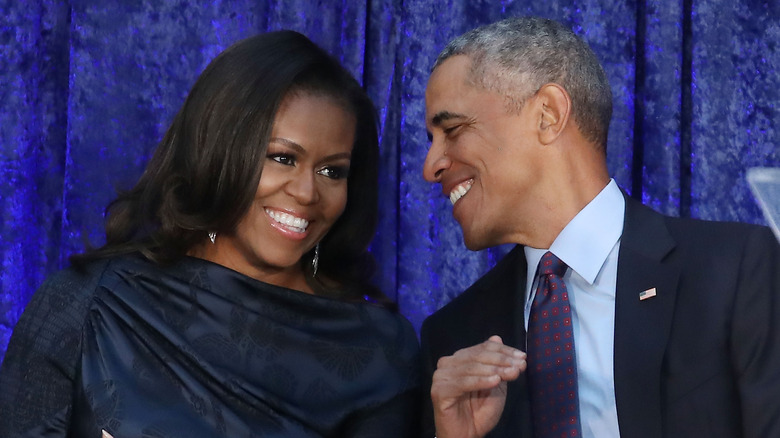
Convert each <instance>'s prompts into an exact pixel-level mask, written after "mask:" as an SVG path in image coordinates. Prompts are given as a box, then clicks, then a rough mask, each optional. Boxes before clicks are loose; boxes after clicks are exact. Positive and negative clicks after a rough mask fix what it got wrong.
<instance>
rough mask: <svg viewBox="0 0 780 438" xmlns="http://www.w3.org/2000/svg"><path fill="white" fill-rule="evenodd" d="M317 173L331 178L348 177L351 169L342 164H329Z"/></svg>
mask: <svg viewBox="0 0 780 438" xmlns="http://www.w3.org/2000/svg"><path fill="white" fill-rule="evenodd" d="M317 173H319V174H320V175H322V176H325V177H328V178H330V179H342V178H346V177H347V174H348V173H349V169H348V168H346V167H340V166H327V167H323V168H322V169H320V170H318V171H317Z"/></svg>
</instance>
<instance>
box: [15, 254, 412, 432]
mask: <svg viewBox="0 0 780 438" xmlns="http://www.w3.org/2000/svg"><path fill="white" fill-rule="evenodd" d="M66 272H69V271H66ZM69 275H71V276H72V275H73V274H72V273H69ZM92 275H96V274H92ZM62 276H63V275H62V274H60V276H59V278H61V277H62ZM90 280H92V281H90ZM50 283H51V282H50ZM62 286H64V288H63V287H62ZM72 286H73V284H63V283H54V286H52V287H51V288H42V289H41V290H40V291H39V292H38V293H37V294H36V298H35V299H34V300H33V302H32V303H31V305H30V308H29V309H28V310H27V313H26V315H25V317H24V318H23V319H22V320H21V321H20V324H19V327H18V329H17V330H16V332H15V333H14V338H13V339H12V342H11V345H12V346H13V347H14V348H9V351H8V356H7V357H6V363H5V364H4V369H3V373H2V375H1V376H2V380H0V383H2V384H3V387H4V388H6V386H5V385H6V383H7V382H10V381H24V382H25V383H24V385H25V387H21V386H18V387H14V388H12V393H9V394H6V395H5V396H3V397H2V400H3V401H2V403H3V404H2V405H1V406H0V407H2V408H3V411H4V412H6V411H7V412H8V413H10V414H12V415H8V416H5V417H6V418H8V417H9V416H10V417H14V416H17V417H18V418H20V420H18V421H16V422H15V423H13V424H10V421H9V420H0V423H2V425H0V435H2V436H5V435H4V433H5V432H6V431H5V430H4V429H5V428H10V429H11V430H8V432H13V433H20V432H21V431H23V430H26V431H28V432H29V433H33V432H32V431H33V430H35V431H36V432H34V433H40V432H41V427H43V428H46V429H49V430H50V431H52V432H54V431H56V432H54V433H53V434H51V435H47V436H79V437H91V436H94V437H99V436H100V431H101V429H104V430H106V431H108V432H109V433H111V434H112V435H113V436H114V437H117V438H118V437H123V436H136V437H140V436H150V437H152V436H153V437H201V436H202V437H213V436H230V437H233V436H247V437H249V436H264V437H266V436H269V437H276V436H278V437H289V436H297V437H328V436H334V437H335V436H339V437H340V436H351V433H360V434H361V436H365V434H368V435H369V436H403V432H402V431H401V435H399V430H398V427H400V426H402V425H404V424H407V425H409V426H410V427H413V426H414V421H413V419H414V418H415V416H416V415H417V414H416V412H417V410H418V409H417V406H416V399H417V396H416V394H415V392H416V388H417V385H418V376H417V371H416V365H417V360H418V359H417V354H418V348H417V341H416V337H415V333H414V330H413V329H412V327H411V325H410V324H409V323H408V322H407V321H406V320H405V319H404V318H403V317H401V316H399V315H397V314H394V313H392V312H390V311H387V310H386V309H383V308H380V307H377V306H374V305H372V304H369V303H346V302H342V301H338V300H333V299H329V298H322V297H317V296H312V295H307V294H304V293H301V292H297V291H292V290H288V289H284V288H280V287H275V286H272V285H269V284H266V283H262V282H259V281H256V280H254V279H251V278H248V277H245V276H243V275H241V274H239V273H237V272H235V271H232V270H230V269H227V268H224V267H222V266H219V265H216V264H212V263H209V262H207V261H203V260H200V259H195V258H187V259H184V260H183V261H181V262H180V263H178V264H176V265H174V266H171V267H168V268H160V267H157V266H156V265H153V264H151V263H150V262H148V261H146V260H144V259H142V258H140V257H126V258H121V259H116V260H113V261H111V262H110V263H109V264H108V266H107V268H106V269H105V270H104V271H103V273H102V274H100V276H99V279H97V280H96V281H95V279H89V278H88V279H87V280H84V281H82V282H81V284H80V285H79V286H80V287H79V288H78V290H76V289H73V288H72ZM58 289H65V290H67V292H65V295H67V294H68V293H70V294H72V295H73V296H72V297H70V298H69V300H70V303H64V304H59V303H57V301H58V300H54V299H53V298H52V297H54V296H55V295H60V296H61V295H62V291H61V290H60V291H59V292H58V293H56V294H55V293H54V292H52V291H56V290H58ZM78 303H81V304H78ZM58 312H65V313H67V314H68V315H69V316H68V320H69V329H68V330H67V332H68V333H69V339H70V338H72V337H73V335H74V333H80V339H79V338H76V340H75V341H73V342H70V343H68V344H67V350H68V352H66V353H67V354H65V355H64V356H63V355H62V354H61V352H60V351H57V349H58V348H63V347H64V346H65V344H63V343H62V342H54V341H51V342H48V343H47V344H46V345H43V346H42V348H40V349H38V350H43V351H39V352H38V355H39V357H37V358H35V361H36V362H37V361H44V362H45V363H48V365H47V366H46V367H45V368H46V370H47V372H49V373H50V374H52V375H50V376H40V377H46V378H44V379H41V380H42V381H29V379H27V380H25V379H24V378H23V377H24V376H25V375H35V372H36V371H35V370H37V369H38V368H39V367H40V366H39V364H37V363H33V364H31V365H30V367H29V369H27V370H25V369H24V364H23V362H24V361H26V360H27V359H29V358H24V357H23V356H22V354H21V352H22V350H25V348H24V347H22V346H21V345H19V344H21V343H24V342H29V336H31V335H33V336H38V335H39V334H41V333H48V332H50V331H58V330H60V328H59V326H58V325H52V324H51V323H50V322H48V319H49V318H50V317H51V315H54V314H57V313H58ZM79 320H80V322H79ZM52 336H56V335H52ZM58 357H71V359H70V360H69V362H70V363H68V364H65V365H62V366H60V365H57V364H54V365H52V364H50V363H49V362H52V361H56V360H57V358H58ZM41 369H43V368H41ZM30 370H32V372H31V371H30ZM52 370H56V372H53V371H52ZM4 392H5V391H4ZM25 392H29V395H31V396H33V397H40V396H44V395H48V396H52V399H53V400H56V402H54V401H52V403H55V405H54V406H49V407H47V408H46V411H45V412H40V411H35V412H32V411H30V410H31V409H33V408H32V406H33V405H37V403H30V405H29V406H25V405H22V406H10V404H9V403H10V400H13V399H16V400H19V399H20V397H19V395H22V394H23V393H25ZM71 394H73V396H72V397H70V395H71ZM6 423H8V424H6ZM35 427H37V429H33V428H35Z"/></svg>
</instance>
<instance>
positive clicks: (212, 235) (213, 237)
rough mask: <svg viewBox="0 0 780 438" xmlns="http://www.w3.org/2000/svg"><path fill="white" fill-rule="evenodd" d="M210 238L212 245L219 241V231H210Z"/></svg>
mask: <svg viewBox="0 0 780 438" xmlns="http://www.w3.org/2000/svg"><path fill="white" fill-rule="evenodd" d="M209 240H210V241H211V243H212V245H213V244H215V243H217V232H216V231H209Z"/></svg>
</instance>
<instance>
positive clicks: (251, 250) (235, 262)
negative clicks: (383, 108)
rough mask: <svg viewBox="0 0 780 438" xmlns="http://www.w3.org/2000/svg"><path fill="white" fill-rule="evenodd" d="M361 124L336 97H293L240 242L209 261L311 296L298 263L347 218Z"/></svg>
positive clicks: (220, 246) (237, 237)
mask: <svg viewBox="0 0 780 438" xmlns="http://www.w3.org/2000/svg"><path fill="white" fill-rule="evenodd" d="M355 123H356V121H355V116H354V115H353V114H352V113H350V112H349V111H347V110H346V109H344V107H343V105H340V104H338V103H337V102H336V101H334V99H333V98H331V97H328V96H321V95H312V94H308V93H305V92H299V93H292V94H290V95H288V96H287V97H286V98H285V99H284V100H283V101H282V105H281V107H280V109H279V111H278V112H277V114H276V119H275V120H274V125H273V130H272V132H271V140H270V142H269V144H268V153H267V156H266V159H265V163H264V165H263V173H262V176H261V177H260V183H259V185H258V187H257V193H255V198H254V201H253V202H252V204H251V206H250V208H249V210H248V212H247V213H246V215H245V216H244V217H243V218H242V219H241V221H240V222H239V224H238V226H237V228H236V232H235V234H234V235H218V236H217V239H216V243H215V244H214V245H211V244H210V243H209V244H207V247H208V246H212V248H207V249H206V251H207V252H210V253H215V255H217V257H213V258H212V257H207V258H209V259H211V260H212V261H215V262H217V263H220V264H222V265H224V266H227V267H229V268H231V269H233V270H236V271H238V272H241V273H243V274H245V275H248V276H250V277H254V278H256V279H258V280H261V281H265V282H268V283H272V284H276V285H279V286H284V287H289V288H292V289H298V290H304V291H307V292H310V289H309V287H308V285H306V282H305V279H304V277H303V271H302V270H301V267H300V263H299V260H300V259H301V257H302V256H303V255H304V254H305V253H306V252H308V251H309V250H311V249H312V248H313V247H314V246H315V245H316V244H317V242H319V241H320V240H321V239H322V238H323V237H324V236H325V234H327V232H328V230H329V229H330V227H331V226H333V223H334V222H336V220H337V219H338V218H339V216H341V213H343V212H344V207H345V206H346V204H347V175H348V174H349V166H350V156H351V152H352V145H353V144H354V140H355ZM215 250H216V251H215ZM323 256H324V257H327V254H323Z"/></svg>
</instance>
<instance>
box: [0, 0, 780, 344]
mask: <svg viewBox="0 0 780 438" xmlns="http://www.w3.org/2000/svg"><path fill="white" fill-rule="evenodd" d="M118 3H122V5H118ZM528 14H532V15H541V16H545V17H548V18H553V19H557V20H559V21H562V22H563V23H565V24H567V25H570V26H571V27H572V28H573V29H575V31H576V32H577V33H578V34H580V35H582V36H583V37H584V38H585V40H587V41H588V42H589V43H590V44H591V46H592V47H593V48H594V50H595V51H596V53H597V54H598V56H599V57H600V59H601V60H602V62H603V64H604V66H605V68H606V70H607V73H608V75H609V78H610V81H611V84H612V89H613V92H614V98H615V100H614V106H615V114H614V119H613V122H612V125H611V129H610V139H609V146H608V159H609V168H610V171H611V172H612V175H613V176H614V177H615V179H616V180H617V181H618V183H619V184H620V185H621V186H622V187H624V188H625V189H626V190H628V191H629V192H630V193H631V194H632V196H635V197H637V198H640V199H642V200H643V201H644V202H645V203H647V204H649V205H651V206H652V207H653V208H655V209H656V210H659V211H661V212H664V213H667V214H670V215H678V216H692V217H698V218H705V219H714V220H736V221H743V222H753V223H763V219H762V217H761V214H760V212H759V209H758V207H757V205H756V203H755V202H754V200H753V198H752V197H751V195H750V192H749V190H748V187H747V184H746V182H745V178H744V176H745V171H746V170H747V169H748V168H750V167H753V166H780V153H779V152H778V147H777V140H778V137H777V134H776V131H775V129H776V127H775V125H776V124H777V123H778V121H779V120H780V118H779V114H778V109H777V102H778V101H780V74H779V72H778V68H780V47H778V45H779V44H780V3H778V2H777V1H775V0H771V1H770V0H695V1H694V0H674V1H672V0H546V1H544V2H540V1H530V0H515V1H513V0H503V1H495V0H494V1H487V0H362V1H359V0H342V1H336V0H332V1H323V0H285V1H281V0H267V1H262V0H224V1H220V0H215V1H211V2H195V1H186V0H145V1H142V0H135V1H126V2H115V1H109V0H91V1H88V2H87V1H78V0H74V1H70V2H67V1H52V0H26V1H24V2H18V1H14V0H0V20H2V21H1V22H0V23H2V29H1V30H0V264H1V265H0V357H2V355H3V352H4V351H5V348H6V345H7V343H8V339H9V337H10V333H11V330H12V328H13V326H14V324H15V323H16V321H17V320H18V318H19V315H20V314H21V312H22V310H23V308H24V306H25V304H26V303H27V301H28V300H29V298H30V296H31V295H32V293H33V292H34V290H35V289H36V288H37V287H38V285H40V283H41V282H42V281H43V279H44V277H46V276H47V275H48V274H50V273H51V272H53V271H54V270H56V269H59V268H60V267H62V266H64V265H65V264H66V260H67V256H68V255H69V254H71V253H73V252H75V251H79V250H81V249H82V248H83V246H84V242H85V240H89V241H91V242H93V243H100V242H101V233H102V211H103V208H104V207H105V205H106V204H107V203H108V202H109V201H110V200H111V199H112V198H113V197H114V195H115V190H116V189H117V188H128V187H129V186H130V185H132V183H133V182H134V181H135V180H136V179H137V178H138V177H139V176H140V174H141V171H142V169H143V167H144V163H145V162H146V160H147V159H148V157H149V156H150V153H151V151H152V150H153V148H154V147H155V145H156V143H157V141H158V140H159V138H160V137H161V135H162V133H163V131H164V129H165V128H166V127H167V125H168V123H169V121H170V120H171V119H172V117H173V114H174V113H175V111H176V110H177V109H178V107H179V106H180V105H181V103H182V102H183V99H184V96H185V95H186V93H187V91H188V89H189V87H190V86H191V85H192V83H193V82H194V80H195V78H196V77H197V75H198V74H199V73H200V71H201V70H202V69H203V68H204V67H205V66H206V64H207V63H208V61H209V60H210V59H211V58H212V57H214V56H215V55H216V54H217V53H219V52H220V51H221V50H223V49H224V48H226V47H227V46H229V45H230V44H231V43H233V42H235V41H237V40H239V39H241V38H244V37H247V36H249V35H252V34H255V33H258V32H263V31H267V30H276V29H283V28H287V29H295V30H298V31H300V32H302V33H304V34H306V35H308V36H309V37H310V38H312V39H313V40H314V41H316V42H317V43H319V44H320V45H322V46H323V47H325V48H326V49H327V50H329V51H330V52H331V53H333V54H334V55H335V56H337V57H338V58H339V59H341V60H342V62H343V63H344V64H345V65H346V66H347V67H348V68H349V69H350V70H351V71H352V72H353V73H354V74H355V76H356V77H357V78H358V79H359V80H360V81H362V83H363V84H364V86H365V87H366V89H367V90H368V92H369V94H370V95H371V96H372V98H373V99H374V102H375V103H376V106H377V108H378V110H379V113H380V119H381V124H382V126H381V129H382V139H381V148H382V170H381V174H380V178H381V181H382V184H381V187H382V192H381V193H380V208H381V223H380V226H379V231H378V233H377V236H376V240H375V242H374V244H373V247H372V251H373V253H374V254H375V256H376V258H377V260H378V262H379V266H380V272H379V273H378V276H377V282H378V283H379V284H380V285H381V287H382V288H383V289H384V290H385V291H386V293H387V294H388V295H390V296H391V297H394V298H396V299H397V300H398V302H399V304H400V309H401V311H402V313H403V314H405V315H406V316H407V317H408V318H409V319H410V320H411V321H412V323H413V324H414V325H415V326H416V327H418V328H419V325H420V324H421V322H422V320H423V319H424V318H425V316H427V315H428V314H430V313H431V312H433V311H434V310H436V309H437V308H439V307H441V306H442V305H444V304H445V303H446V302H448V301H449V300H450V299H451V298H452V297H454V296H455V295H457V294H458V293H459V292H461V291H462V290H463V289H464V288H465V287H466V286H468V285H469V284H470V283H471V282H473V281H474V280H475V279H476V278H477V277H478V276H479V275H481V274H482V273H484V272H485V271H486V270H487V269H488V268H489V267H490V266H492V264H493V263H495V261H496V259H497V258H499V257H500V256H501V255H502V254H503V253H504V252H505V250H506V248H498V249H493V250H487V251H482V252H478V253H472V252H468V251H467V250H466V249H465V247H464V246H463V243H462V238H461V234H460V229H459V227H458V225H457V223H455V222H454V220H453V219H452V217H451V215H450V211H449V210H450V208H449V202H448V200H447V199H446V198H445V197H444V196H442V195H441V192H440V188H439V187H434V186H431V185H429V184H428V183H426V182H425V181H424V180H423V179H422V176H421V169H422V163H423V160H424V157H425V153H426V150H427V141H426V134H425V124H424V119H423V113H424V101H423V97H424V90H425V84H426V80H427V77H428V72H429V69H430V66H431V63H432V61H433V59H434V58H435V56H436V54H437V53H438V52H439V50H441V48H442V47H443V46H444V44H445V43H446V42H447V41H448V40H449V39H450V38H452V37H454V36H455V35H458V34H460V33H462V32H464V31H466V30H468V29H470V28H472V27H475V26H477V25H480V24H484V23H488V22H491V21H495V20H498V19H501V18H502V17H507V16H514V15H528ZM508 214H511V212H509V213H508Z"/></svg>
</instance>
